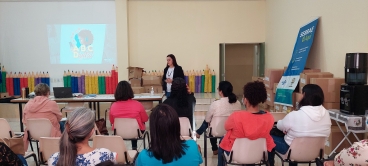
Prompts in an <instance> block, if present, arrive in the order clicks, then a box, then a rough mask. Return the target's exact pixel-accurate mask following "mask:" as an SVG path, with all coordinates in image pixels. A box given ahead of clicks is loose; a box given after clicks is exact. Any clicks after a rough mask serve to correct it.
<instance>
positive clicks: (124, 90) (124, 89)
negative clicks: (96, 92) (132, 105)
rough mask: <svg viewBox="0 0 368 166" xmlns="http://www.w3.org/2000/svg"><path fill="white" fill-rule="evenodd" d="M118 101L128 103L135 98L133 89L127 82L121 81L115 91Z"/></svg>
mask: <svg viewBox="0 0 368 166" xmlns="http://www.w3.org/2000/svg"><path fill="white" fill-rule="evenodd" d="M114 96H115V100H116V101H126V100H129V99H132V98H134V93H133V89H132V87H131V86H130V84H129V82H127V81H120V82H119V84H118V86H116V90H115V94H114Z"/></svg>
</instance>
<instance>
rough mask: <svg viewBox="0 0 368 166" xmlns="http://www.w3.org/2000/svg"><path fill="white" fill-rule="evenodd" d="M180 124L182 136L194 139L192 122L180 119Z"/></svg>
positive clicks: (184, 118) (185, 118)
mask: <svg viewBox="0 0 368 166" xmlns="http://www.w3.org/2000/svg"><path fill="white" fill-rule="evenodd" d="M179 122H180V135H181V136H183V137H190V138H193V137H192V133H193V132H192V127H190V122H189V119H188V118H187V117H179Z"/></svg>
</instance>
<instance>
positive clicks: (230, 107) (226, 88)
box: [196, 81, 241, 155]
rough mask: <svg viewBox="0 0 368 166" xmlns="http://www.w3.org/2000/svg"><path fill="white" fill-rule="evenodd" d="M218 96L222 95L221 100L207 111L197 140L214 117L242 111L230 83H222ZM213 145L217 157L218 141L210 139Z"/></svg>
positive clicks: (198, 131)
mask: <svg viewBox="0 0 368 166" xmlns="http://www.w3.org/2000/svg"><path fill="white" fill-rule="evenodd" d="M217 90H218V94H219V95H220V97H221V98H220V100H216V101H214V102H213V103H212V104H211V106H210V110H208V111H207V114H206V118H205V120H204V121H203V123H202V125H201V127H200V128H199V129H198V130H197V131H196V132H197V134H196V136H197V138H199V137H200V135H202V133H203V132H204V131H206V129H207V128H208V124H209V123H210V122H211V120H212V117H214V116H230V114H231V113H233V112H234V111H236V110H240V109H241V105H240V102H239V101H238V100H237V98H236V96H235V94H234V93H233V86H232V85H231V83H230V82H228V81H221V82H220V83H219V86H218V88H217ZM210 142H211V145H212V151H213V154H214V155H217V150H218V146H217V139H216V138H211V139H210Z"/></svg>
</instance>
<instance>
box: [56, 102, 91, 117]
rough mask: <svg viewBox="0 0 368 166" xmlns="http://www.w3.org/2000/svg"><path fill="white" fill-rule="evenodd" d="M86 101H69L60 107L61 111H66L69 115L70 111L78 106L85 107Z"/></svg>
mask: <svg viewBox="0 0 368 166" xmlns="http://www.w3.org/2000/svg"><path fill="white" fill-rule="evenodd" d="M85 106H86V103H85V102H70V103H67V104H66V106H65V107H63V108H61V109H60V112H61V113H63V112H65V116H66V117H67V116H68V112H73V111H74V110H75V109H76V108H81V107H85Z"/></svg>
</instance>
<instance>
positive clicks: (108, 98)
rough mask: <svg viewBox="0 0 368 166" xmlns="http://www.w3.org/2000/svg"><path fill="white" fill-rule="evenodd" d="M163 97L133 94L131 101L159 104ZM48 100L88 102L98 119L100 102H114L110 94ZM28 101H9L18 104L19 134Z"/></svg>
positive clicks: (27, 99) (159, 95)
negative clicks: (23, 107) (24, 107)
mask: <svg viewBox="0 0 368 166" xmlns="http://www.w3.org/2000/svg"><path fill="white" fill-rule="evenodd" d="M163 97H164V94H154V95H152V96H151V95H150V94H134V98H133V100H137V101H158V102H159V103H162V99H163ZM49 98H50V100H53V101H55V102H57V103H64V102H88V104H89V107H90V108H91V109H92V105H93V110H96V111H97V115H98V116H97V117H98V119H100V102H114V101H115V98H114V95H111V94H110V95H96V96H95V97H89V96H83V97H73V98H55V97H54V96H50V97H49ZM29 100H30V99H29V98H26V99H22V98H18V99H13V100H11V101H10V102H11V103H18V104H19V121H20V122H19V123H20V130H21V132H23V131H24V128H23V122H22V118H23V109H22V104H25V103H27V102H28V101H29ZM96 104H97V106H96Z"/></svg>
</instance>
